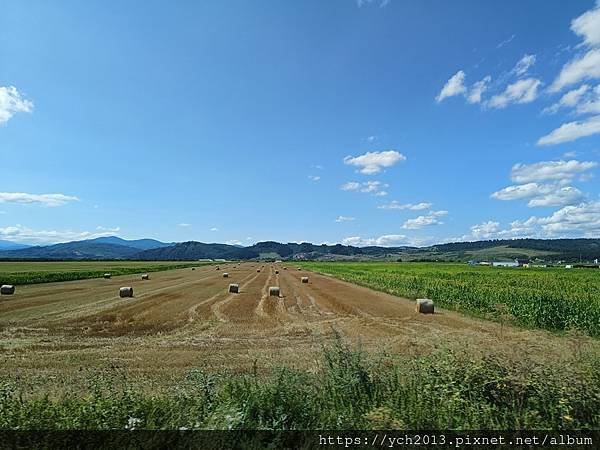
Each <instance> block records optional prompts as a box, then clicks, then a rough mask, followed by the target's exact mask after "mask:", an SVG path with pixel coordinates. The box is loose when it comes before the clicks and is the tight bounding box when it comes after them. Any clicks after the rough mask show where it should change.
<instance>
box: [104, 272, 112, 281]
mask: <svg viewBox="0 0 600 450" xmlns="http://www.w3.org/2000/svg"><path fill="white" fill-rule="evenodd" d="M110 277H112V275H111V274H110V273H105V274H104V278H106V279H107V280H108V279H109V278H110Z"/></svg>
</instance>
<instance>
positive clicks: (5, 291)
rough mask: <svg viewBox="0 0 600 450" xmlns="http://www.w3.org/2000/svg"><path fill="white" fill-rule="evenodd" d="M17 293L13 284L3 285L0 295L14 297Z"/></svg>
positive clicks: (0, 288)
mask: <svg viewBox="0 0 600 450" xmlns="http://www.w3.org/2000/svg"><path fill="white" fill-rule="evenodd" d="M14 293H15V287H14V286H13V285H12V284H3V285H2V287H0V294H2V295H13V294H14Z"/></svg>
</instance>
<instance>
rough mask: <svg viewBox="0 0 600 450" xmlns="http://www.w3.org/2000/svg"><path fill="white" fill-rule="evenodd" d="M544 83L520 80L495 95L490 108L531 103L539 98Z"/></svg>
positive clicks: (488, 104)
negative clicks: (540, 88) (539, 89)
mask: <svg viewBox="0 0 600 450" xmlns="http://www.w3.org/2000/svg"><path fill="white" fill-rule="evenodd" d="M541 84H542V82H541V81H540V80H538V79H536V78H525V79H523V80H518V81H516V82H514V83H512V84H509V85H508V86H507V87H506V90H505V91H504V92H503V93H501V94H497V95H494V96H493V97H492V98H491V99H490V100H489V101H488V102H487V106H489V107H490V108H505V107H506V106H508V105H509V104H511V103H530V102H532V101H534V100H535V99H536V98H537V95H538V88H539V87H540V85H541Z"/></svg>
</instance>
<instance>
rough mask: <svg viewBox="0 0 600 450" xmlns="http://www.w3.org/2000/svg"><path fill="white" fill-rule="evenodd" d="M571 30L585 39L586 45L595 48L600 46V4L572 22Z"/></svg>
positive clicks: (597, 3)
mask: <svg viewBox="0 0 600 450" xmlns="http://www.w3.org/2000/svg"><path fill="white" fill-rule="evenodd" d="M571 30H572V31H573V32H574V33H575V34H577V35H578V36H580V37H582V38H583V42H584V44H586V45H588V46H590V47H595V46H598V45H600V2H596V7H595V8H594V9H591V10H589V11H586V12H585V13H583V14H582V15H581V16H579V17H577V18H575V19H573V20H572V21H571Z"/></svg>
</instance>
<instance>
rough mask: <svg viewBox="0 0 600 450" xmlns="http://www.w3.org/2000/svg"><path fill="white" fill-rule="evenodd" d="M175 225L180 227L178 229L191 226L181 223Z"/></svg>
mask: <svg viewBox="0 0 600 450" xmlns="http://www.w3.org/2000/svg"><path fill="white" fill-rule="evenodd" d="M177 225H178V226H180V227H189V226H190V225H191V224H189V223H185V222H182V223H179V224H177Z"/></svg>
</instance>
